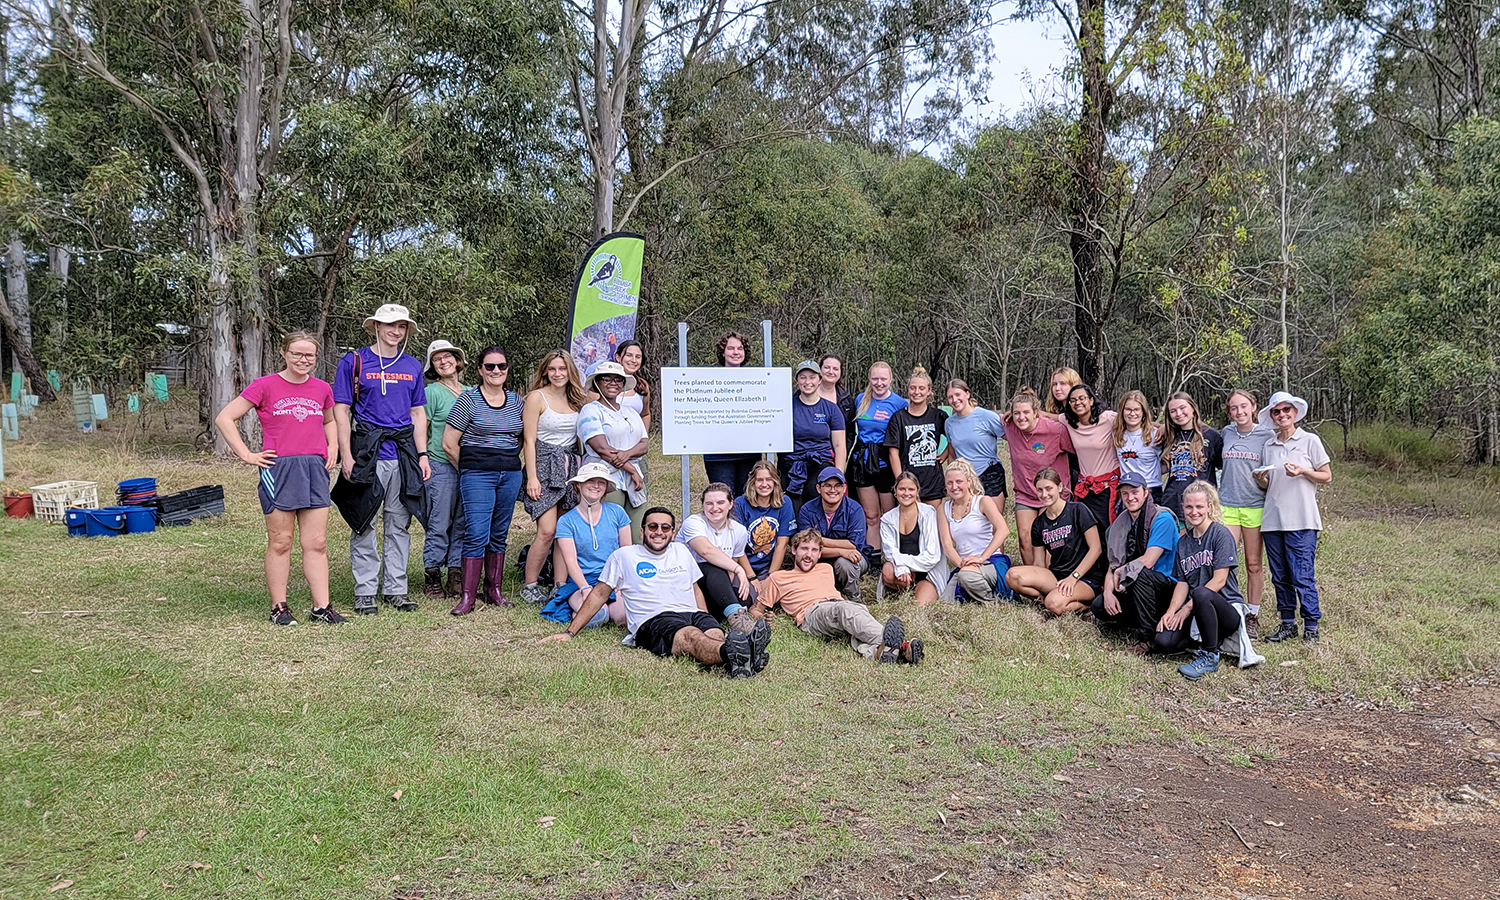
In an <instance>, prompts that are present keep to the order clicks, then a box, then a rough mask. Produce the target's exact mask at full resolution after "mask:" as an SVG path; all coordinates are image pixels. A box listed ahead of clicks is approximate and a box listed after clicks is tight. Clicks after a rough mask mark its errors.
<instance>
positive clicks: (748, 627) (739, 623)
mask: <svg viewBox="0 0 1500 900" xmlns="http://www.w3.org/2000/svg"><path fill="white" fill-rule="evenodd" d="M757 621H761V620H758V619H755V618H753V617H752V616H751V615H750V611H749V610H747V609H744V608H743V607H741V608H740V609H737V610H735V611H734V612H732V613H730V614H729V615H728V616H727V617H725V619H724V624H725V625H726V626H728V630H729V633H730V634H735V633H739V634H749V633H751V632H752V631H754V630H755V623H756V622H757Z"/></svg>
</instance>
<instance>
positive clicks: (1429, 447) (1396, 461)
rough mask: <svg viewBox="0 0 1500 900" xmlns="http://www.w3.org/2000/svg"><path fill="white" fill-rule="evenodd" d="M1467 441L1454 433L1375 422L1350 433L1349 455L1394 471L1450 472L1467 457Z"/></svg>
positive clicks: (1357, 427)
mask: <svg viewBox="0 0 1500 900" xmlns="http://www.w3.org/2000/svg"><path fill="white" fill-rule="evenodd" d="M1464 450H1465V447H1464V442H1463V441H1462V440H1456V439H1455V436H1454V435H1451V434H1442V435H1438V434H1433V433H1431V432H1429V431H1423V430H1421V429H1417V428H1407V427H1405V426H1402V425H1393V424H1391V423H1389V422H1372V423H1370V424H1368V425H1359V426H1356V427H1354V428H1352V429H1350V430H1349V456H1350V457H1351V458H1353V459H1358V460H1361V461H1363V462H1367V463H1370V464H1371V465H1375V466H1380V467H1381V468H1384V469H1390V470H1392V471H1397V472H1400V471H1408V472H1410V471H1419V472H1431V471H1434V470H1441V469H1449V468H1451V467H1452V466H1454V465H1455V464H1457V463H1458V462H1459V461H1460V460H1462V459H1463V456H1464Z"/></svg>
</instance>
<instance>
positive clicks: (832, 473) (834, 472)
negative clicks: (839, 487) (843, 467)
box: [818, 466, 845, 484]
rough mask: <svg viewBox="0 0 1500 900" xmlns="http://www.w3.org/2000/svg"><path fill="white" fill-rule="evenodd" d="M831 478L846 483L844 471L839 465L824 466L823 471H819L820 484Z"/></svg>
mask: <svg viewBox="0 0 1500 900" xmlns="http://www.w3.org/2000/svg"><path fill="white" fill-rule="evenodd" d="M830 478H832V479H834V480H835V481H837V482H838V483H839V484H844V483H845V481H844V473H843V472H841V471H839V467H838V466H824V467H823V471H821V472H819V473H818V484H822V483H823V482H825V481H827V480H828V479H830Z"/></svg>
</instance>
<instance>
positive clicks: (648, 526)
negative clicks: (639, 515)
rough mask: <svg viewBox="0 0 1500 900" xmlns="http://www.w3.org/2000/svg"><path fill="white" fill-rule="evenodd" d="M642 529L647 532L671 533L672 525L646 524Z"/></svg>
mask: <svg viewBox="0 0 1500 900" xmlns="http://www.w3.org/2000/svg"><path fill="white" fill-rule="evenodd" d="M644 527H645V529H646V530H647V531H671V530H672V525H670V524H667V523H663V522H647V523H646V524H645V526H644Z"/></svg>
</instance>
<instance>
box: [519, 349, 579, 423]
mask: <svg viewBox="0 0 1500 900" xmlns="http://www.w3.org/2000/svg"><path fill="white" fill-rule="evenodd" d="M554 359H561V360H562V361H563V362H566V363H567V364H568V383H567V386H565V387H564V388H563V395H564V396H565V397H566V398H567V401H568V405H569V406H571V407H572V408H573V412H578V411H579V410H581V409H583V408H584V407H585V406H587V405H588V402H589V395H588V394H585V393H584V392H583V385H582V384H580V383H579V381H578V366H577V365H576V364H574V362H573V354H571V353H569V352H567V351H566V350H549V351H547V355H546V356H544V357H542V364H541V365H539V366H537V367H536V374H535V375H533V376H531V387H529V388H527V390H528V391H539V390H541V389H542V388H544V387H546V386H547V385H549V384H551V383H552V382H550V381H548V380H547V367H548V366H550V365H552V361H553V360H554Z"/></svg>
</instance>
